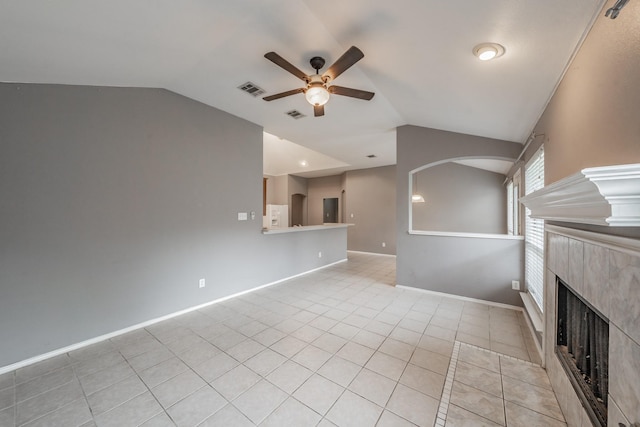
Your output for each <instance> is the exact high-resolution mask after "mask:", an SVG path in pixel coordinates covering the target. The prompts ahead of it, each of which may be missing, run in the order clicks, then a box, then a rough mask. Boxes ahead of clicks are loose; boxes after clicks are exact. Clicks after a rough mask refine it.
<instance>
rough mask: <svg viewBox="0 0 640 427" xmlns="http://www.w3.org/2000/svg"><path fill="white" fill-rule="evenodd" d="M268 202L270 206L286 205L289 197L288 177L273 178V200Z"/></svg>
mask: <svg viewBox="0 0 640 427" xmlns="http://www.w3.org/2000/svg"><path fill="white" fill-rule="evenodd" d="M271 200H272V201H271V202H269V204H272V205H288V204H289V201H290V200H291V199H290V197H289V175H279V176H274V177H273V199H271Z"/></svg>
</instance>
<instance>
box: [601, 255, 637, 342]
mask: <svg viewBox="0 0 640 427" xmlns="http://www.w3.org/2000/svg"><path fill="white" fill-rule="evenodd" d="M610 287H611V306H612V307H615V308H616V309H615V310H612V311H611V315H610V316H609V319H610V320H611V321H612V322H613V323H615V324H616V326H618V327H619V328H620V329H622V331H623V332H624V333H626V334H627V335H629V336H630V337H631V338H632V339H634V340H635V341H636V342H637V343H640V326H639V321H638V319H640V303H639V302H640V257H638V256H632V255H630V254H627V253H623V252H618V251H611V272H610Z"/></svg>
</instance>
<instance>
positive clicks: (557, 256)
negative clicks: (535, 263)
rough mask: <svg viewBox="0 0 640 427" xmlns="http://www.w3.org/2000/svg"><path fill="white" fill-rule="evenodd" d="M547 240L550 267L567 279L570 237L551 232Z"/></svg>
mask: <svg viewBox="0 0 640 427" xmlns="http://www.w3.org/2000/svg"><path fill="white" fill-rule="evenodd" d="M547 237H548V242H547V250H548V257H547V262H548V267H549V269H550V270H551V271H553V272H554V273H555V274H556V275H558V276H559V277H560V278H562V279H563V280H567V276H568V269H569V238H567V237H566V236H561V235H559V234H549V235H548V236H547Z"/></svg>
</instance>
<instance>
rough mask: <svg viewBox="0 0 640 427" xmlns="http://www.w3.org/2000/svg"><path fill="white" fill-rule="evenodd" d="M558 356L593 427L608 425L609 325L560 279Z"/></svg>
mask: <svg viewBox="0 0 640 427" xmlns="http://www.w3.org/2000/svg"><path fill="white" fill-rule="evenodd" d="M556 285H557V290H558V298H557V302H558V312H557V325H556V326H557V341H556V355H557V356H558V359H559V360H560V364H561V365H562V367H563V368H564V370H565V371H566V373H567V375H568V376H569V380H570V381H571V384H572V385H573V388H574V389H575V391H576V393H577V394H578V397H579V398H580V399H581V401H582V405H583V406H584V407H585V409H586V410H587V413H588V414H589V417H590V418H591V422H592V423H593V425H594V426H599V427H605V426H606V425H607V400H608V399H607V396H608V392H609V322H608V319H606V318H604V317H603V316H602V315H601V314H600V313H599V312H598V311H597V310H595V309H594V308H593V307H592V306H591V305H590V304H589V303H587V302H585V301H584V300H582V298H580V297H579V296H578V295H576V294H575V293H574V292H573V290H572V289H571V288H570V287H569V286H568V285H567V284H566V283H564V282H563V281H562V280H560V278H558V277H556Z"/></svg>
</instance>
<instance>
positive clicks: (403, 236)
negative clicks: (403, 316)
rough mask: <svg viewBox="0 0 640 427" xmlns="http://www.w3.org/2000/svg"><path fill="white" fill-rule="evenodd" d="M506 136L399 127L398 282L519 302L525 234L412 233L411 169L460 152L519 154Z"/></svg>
mask: <svg viewBox="0 0 640 427" xmlns="http://www.w3.org/2000/svg"><path fill="white" fill-rule="evenodd" d="M521 149H522V146H521V145H520V144H515V143H512V142H508V141H500V140H495V139H489V138H482V137H476V136H471V135H464V134H459V133H455V132H445V131H440V130H436V129H428V128H421V127H417V126H401V127H399V128H398V129H397V187H396V202H397V203H396V209H397V218H396V225H397V228H396V231H397V239H398V240H397V272H396V276H397V283H398V284H400V285H405V286H412V287H416V288H422V289H429V290H434V291H438V292H447V293H450V294H454V295H461V296H466V297H471V298H479V299H484V300H488V301H494V302H499V303H506V304H513V305H521V302H520V297H519V295H518V293H517V292H516V291H512V290H511V280H520V281H521V282H522V280H523V259H524V246H523V242H522V241H521V240H507V239H475V238H467V237H440V236H422V235H410V234H408V230H409V204H410V203H409V172H410V171H412V170H414V169H417V168H419V167H422V166H424V165H436V164H438V163H442V162H445V161H448V160H451V159H457V158H478V157H486V158H501V159H515V158H516V157H517V156H518V154H519V152H520V150H521Z"/></svg>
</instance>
